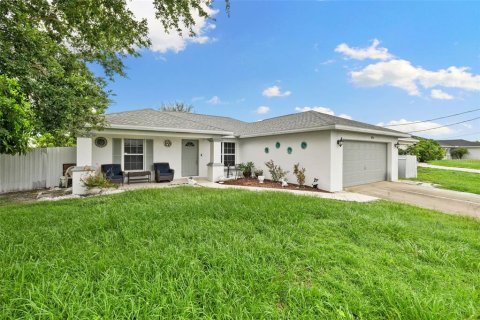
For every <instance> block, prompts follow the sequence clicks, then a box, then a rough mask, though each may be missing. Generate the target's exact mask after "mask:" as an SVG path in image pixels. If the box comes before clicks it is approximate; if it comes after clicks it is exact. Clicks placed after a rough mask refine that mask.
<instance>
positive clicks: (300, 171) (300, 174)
mask: <svg viewBox="0 0 480 320" xmlns="http://www.w3.org/2000/svg"><path fill="white" fill-rule="evenodd" d="M305 171H306V169H305V168H300V163H297V164H294V165H293V174H294V175H295V176H296V177H297V182H298V186H299V187H300V188H303V186H304V185H305Z"/></svg>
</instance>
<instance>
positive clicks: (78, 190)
mask: <svg viewBox="0 0 480 320" xmlns="http://www.w3.org/2000/svg"><path fill="white" fill-rule="evenodd" d="M92 148H93V147H92V139H91V138H77V166H76V167H75V168H74V169H73V171H72V193H73V194H77V195H84V194H86V193H87V189H86V188H85V185H84V184H83V182H82V180H83V179H85V178H87V177H88V176H89V175H93V174H95V170H93V168H92Z"/></svg>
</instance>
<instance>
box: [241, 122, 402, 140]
mask: <svg viewBox="0 0 480 320" xmlns="http://www.w3.org/2000/svg"><path fill="white" fill-rule="evenodd" d="M325 130H339V131H351V132H360V133H368V134H376V135H383V136H390V137H398V138H410V137H411V135H409V134H408V133H401V132H399V133H396V132H388V131H382V130H372V129H366V128H359V127H351V126H344V125H328V126H321V127H310V128H302V129H292V130H281V131H275V132H266V133H258V134H246V135H241V136H240V138H255V137H264V136H275V135H280V134H291V133H302V132H312V131H325Z"/></svg>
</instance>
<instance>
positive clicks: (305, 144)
mask: <svg viewBox="0 0 480 320" xmlns="http://www.w3.org/2000/svg"><path fill="white" fill-rule="evenodd" d="M300 146H301V147H302V149H304V150H305V149H307V143H306V142H305V141H302V143H301V144H300Z"/></svg>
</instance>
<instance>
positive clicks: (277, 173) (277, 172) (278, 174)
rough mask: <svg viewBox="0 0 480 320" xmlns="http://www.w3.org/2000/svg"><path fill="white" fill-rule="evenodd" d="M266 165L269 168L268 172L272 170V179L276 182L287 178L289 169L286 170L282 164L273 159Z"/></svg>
mask: <svg viewBox="0 0 480 320" xmlns="http://www.w3.org/2000/svg"><path fill="white" fill-rule="evenodd" d="M265 165H266V166H267V168H268V172H270V175H271V176H272V180H273V181H275V182H278V181H280V180H281V179H283V178H285V177H286V176H287V174H288V171H284V170H283V169H282V168H281V167H280V166H277V165H276V164H275V163H274V162H273V160H270V161H268V162H265Z"/></svg>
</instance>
